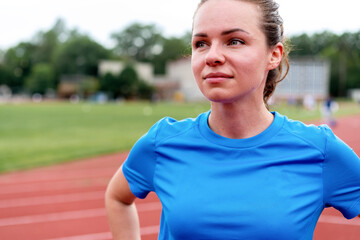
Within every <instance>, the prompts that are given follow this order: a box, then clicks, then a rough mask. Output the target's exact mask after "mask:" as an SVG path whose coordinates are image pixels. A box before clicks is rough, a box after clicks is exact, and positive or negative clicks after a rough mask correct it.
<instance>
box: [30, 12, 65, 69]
mask: <svg viewBox="0 0 360 240" xmlns="http://www.w3.org/2000/svg"><path fill="white" fill-rule="evenodd" d="M66 34H67V30H66V26H65V22H64V20H62V19H58V20H57V21H56V22H55V24H54V26H53V27H52V28H51V29H50V30H48V31H46V32H43V31H40V32H38V33H37V34H36V35H35V37H34V39H33V42H34V44H35V45H36V46H37V49H36V52H35V61H36V62H37V63H51V62H52V60H53V57H54V53H55V51H56V49H57V48H58V47H59V45H60V44H61V41H62V40H63V39H65V38H66Z"/></svg>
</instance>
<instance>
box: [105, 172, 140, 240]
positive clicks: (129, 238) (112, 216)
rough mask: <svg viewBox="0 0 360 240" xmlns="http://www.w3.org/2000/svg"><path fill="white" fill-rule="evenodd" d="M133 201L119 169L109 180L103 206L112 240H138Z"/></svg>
mask: <svg viewBox="0 0 360 240" xmlns="http://www.w3.org/2000/svg"><path fill="white" fill-rule="evenodd" d="M135 199H136V197H135V195H134V194H133V193H132V192H131V191H130V188H129V184H128V182H127V180H126V178H125V177H124V174H123V172H122V167H121V168H120V169H119V170H118V171H117V172H116V174H115V175H114V177H113V178H112V179H111V181H110V183H109V185H108V187H107V190H106V194H105V205H106V210H107V214H108V219H109V224H110V229H111V232H112V235H113V238H114V240H123V239H124V240H139V239H140V226H139V218H138V214H137V211H136V208H135V204H134V200H135Z"/></svg>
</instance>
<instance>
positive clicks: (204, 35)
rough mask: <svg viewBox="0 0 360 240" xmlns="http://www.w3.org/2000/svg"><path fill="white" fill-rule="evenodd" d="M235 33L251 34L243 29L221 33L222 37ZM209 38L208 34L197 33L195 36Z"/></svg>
mask: <svg viewBox="0 0 360 240" xmlns="http://www.w3.org/2000/svg"><path fill="white" fill-rule="evenodd" d="M234 32H242V33H246V34H250V33H249V32H247V31H245V30H244V29H242V28H233V29H230V30H225V31H223V32H221V35H229V34H231V33H234ZM207 36H208V35H207V34H206V33H196V34H194V37H207Z"/></svg>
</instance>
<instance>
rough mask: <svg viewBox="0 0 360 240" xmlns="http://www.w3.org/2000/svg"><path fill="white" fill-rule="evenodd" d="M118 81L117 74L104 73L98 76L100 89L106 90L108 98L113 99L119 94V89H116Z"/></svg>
mask: <svg viewBox="0 0 360 240" xmlns="http://www.w3.org/2000/svg"><path fill="white" fill-rule="evenodd" d="M119 81H120V79H119V78H118V76H114V75H113V74H111V73H106V74H105V75H104V76H101V77H100V90H101V91H104V92H106V94H107V95H108V97H109V98H110V99H114V98H116V96H119V95H120V90H119V89H118V86H119V84H120V83H119Z"/></svg>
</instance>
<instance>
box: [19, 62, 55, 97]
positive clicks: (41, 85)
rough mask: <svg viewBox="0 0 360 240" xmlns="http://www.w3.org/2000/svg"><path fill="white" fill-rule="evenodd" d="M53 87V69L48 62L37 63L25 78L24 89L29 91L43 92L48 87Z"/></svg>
mask: <svg viewBox="0 0 360 240" xmlns="http://www.w3.org/2000/svg"><path fill="white" fill-rule="evenodd" d="M53 88H54V70H53V68H52V66H51V65H50V64H47V63H38V64H36V65H35V66H34V67H33V68H32V70H31V74H30V76H29V77H27V78H26V89H27V90H28V91H29V92H30V93H32V94H33V93H40V94H45V93H46V91H47V90H48V89H53Z"/></svg>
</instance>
